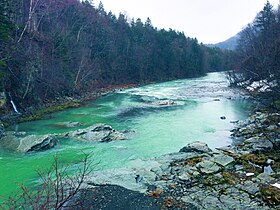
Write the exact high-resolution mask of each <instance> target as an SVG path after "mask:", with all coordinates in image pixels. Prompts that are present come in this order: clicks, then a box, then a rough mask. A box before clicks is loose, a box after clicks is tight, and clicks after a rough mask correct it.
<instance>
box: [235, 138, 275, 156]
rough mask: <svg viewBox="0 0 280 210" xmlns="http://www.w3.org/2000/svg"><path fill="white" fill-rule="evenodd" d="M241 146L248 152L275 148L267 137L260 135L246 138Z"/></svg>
mask: <svg viewBox="0 0 280 210" xmlns="http://www.w3.org/2000/svg"><path fill="white" fill-rule="evenodd" d="M240 147H241V148H242V149H243V150H247V151H248V152H250V153H252V152H257V151H263V150H270V149H272V148H273V144H272V143H271V142H270V141H269V140H267V139H265V138H260V137H252V138H249V139H246V140H245V141H244V142H243V143H242V144H241V145H240Z"/></svg>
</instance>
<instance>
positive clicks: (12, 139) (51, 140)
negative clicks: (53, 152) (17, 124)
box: [0, 132, 58, 153]
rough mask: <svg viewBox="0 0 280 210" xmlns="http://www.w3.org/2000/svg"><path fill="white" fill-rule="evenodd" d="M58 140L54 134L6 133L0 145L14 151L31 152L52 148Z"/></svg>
mask: <svg viewBox="0 0 280 210" xmlns="http://www.w3.org/2000/svg"><path fill="white" fill-rule="evenodd" d="M57 142H58V139H57V137H56V136H52V135H44V136H37V135H28V136H25V134H24V133H17V134H15V133H13V132H10V133H7V134H6V135H5V136H4V137H2V139H1V140H0V147H1V148H4V149H8V150H12V151H16V152H22V153H26V152H31V151H43V150H47V149H50V148H53V147H54V146H55V145H56V144H57Z"/></svg>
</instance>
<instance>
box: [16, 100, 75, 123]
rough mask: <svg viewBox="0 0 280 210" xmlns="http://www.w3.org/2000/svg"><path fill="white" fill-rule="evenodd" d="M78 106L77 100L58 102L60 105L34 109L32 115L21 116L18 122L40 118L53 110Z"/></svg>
mask: <svg viewBox="0 0 280 210" xmlns="http://www.w3.org/2000/svg"><path fill="white" fill-rule="evenodd" d="M79 106H80V104H79V103H77V102H67V103H64V104H60V105H55V106H50V107H47V108H45V109H41V110H38V111H36V112H35V113H34V114H33V115H30V116H27V117H23V118H21V119H20V122H28V121H34V120H41V119H43V118H44V116H45V115H46V114H51V113H54V112H58V111H62V110H65V109H68V108H75V107H79Z"/></svg>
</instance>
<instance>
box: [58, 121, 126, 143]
mask: <svg viewBox="0 0 280 210" xmlns="http://www.w3.org/2000/svg"><path fill="white" fill-rule="evenodd" d="M64 136H65V137H71V138H75V139H79V140H82V141H87V142H110V141H114V140H124V139H125V135H124V134H123V133H121V132H119V131H116V130H115V129H113V128H112V127H111V126H110V125H105V124H95V125H92V126H90V127H88V128H85V129H78V130H76V131H71V132H67V133H66V134H64Z"/></svg>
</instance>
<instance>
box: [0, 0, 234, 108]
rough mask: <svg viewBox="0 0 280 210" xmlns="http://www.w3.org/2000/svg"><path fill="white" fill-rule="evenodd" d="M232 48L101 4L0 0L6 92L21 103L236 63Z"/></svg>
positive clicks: (0, 80) (1, 88) (1, 80)
mask: <svg viewBox="0 0 280 210" xmlns="http://www.w3.org/2000/svg"><path fill="white" fill-rule="evenodd" d="M230 54H231V52H229V51H221V50H219V49H211V48H207V47H205V46H203V45H200V44H199V43H198V41H197V40H196V39H192V38H188V37H186V36H185V35H184V33H181V32H177V31H174V30H171V29H170V30H168V31H167V30H163V29H160V30H159V29H157V28H155V27H154V26H153V25H152V23H151V20H150V19H147V20H146V21H145V23H143V22H142V21H141V20H140V19H137V20H132V21H130V22H128V20H127V17H126V16H125V15H122V14H120V15H119V16H118V17H116V16H115V15H114V14H112V13H111V12H109V13H107V12H106V11H105V10H104V8H103V5H102V3H101V4H100V5H99V6H98V7H95V6H93V5H91V4H90V3H89V2H88V1H83V2H80V1H79V0H44V1H42V0H25V1H22V0H1V2H0V70H1V71H0V93H1V94H0V97H1V95H2V98H3V97H4V95H5V96H6V98H7V100H10V99H9V97H12V98H13V100H14V101H15V103H16V104H17V105H18V106H20V107H22V108H24V107H29V106H31V105H32V106H36V105H38V104H40V103H44V102H46V101H51V100H53V99H54V98H58V97H65V96H75V95H82V94H85V93H87V92H92V91H95V90H97V89H98V88H101V87H107V86H109V85H119V84H130V83H134V84H135V83H137V84H138V83H140V84H144V83H148V82H156V81H165V80H170V79H177V78H188V77H195V76H201V75H203V74H205V73H206V72H207V71H216V70H227V69H231V68H232V62H230ZM7 104H10V103H7ZM0 105H1V103H0ZM9 106H11V105H9ZM0 108H1V107H0Z"/></svg>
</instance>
